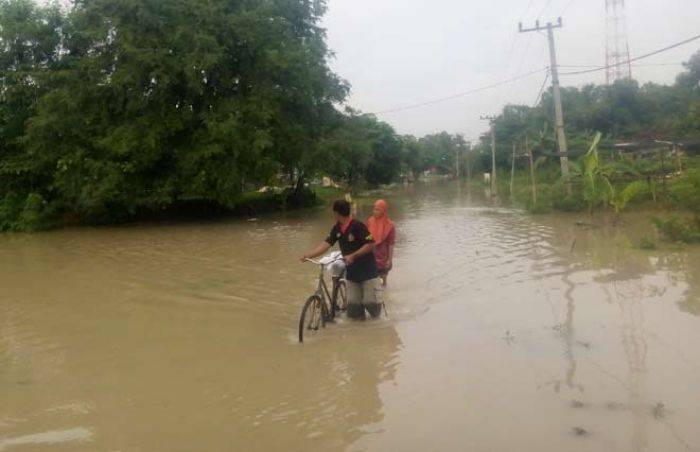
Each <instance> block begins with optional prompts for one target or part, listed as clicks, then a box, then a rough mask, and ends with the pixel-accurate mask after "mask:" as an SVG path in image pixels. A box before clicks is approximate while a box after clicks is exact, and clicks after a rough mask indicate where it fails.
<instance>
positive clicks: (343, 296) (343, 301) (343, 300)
mask: <svg viewBox="0 0 700 452" xmlns="http://www.w3.org/2000/svg"><path fill="white" fill-rule="evenodd" d="M336 290H337V292H336V298H335V302H336V303H337V306H338V307H339V308H340V310H341V311H347V309H348V286H347V284H345V280H344V279H341V280H340V281H338V288H337V289H336Z"/></svg>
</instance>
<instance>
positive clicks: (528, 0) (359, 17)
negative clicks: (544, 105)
mask: <svg viewBox="0 0 700 452" xmlns="http://www.w3.org/2000/svg"><path fill="white" fill-rule="evenodd" d="M626 4H627V29H628V37H629V45H630V52H631V54H632V56H635V55H641V54H644V53H648V52H651V51H653V50H657V49H659V48H662V47H665V46H667V45H670V44H673V43H676V42H678V41H682V40H684V39H687V38H689V37H691V36H694V35H697V34H700V0H627V1H626ZM328 6H329V10H328V14H327V16H326V18H325V20H324V26H325V27H326V28H327V30H328V42H329V46H330V47H331V49H332V50H333V51H334V52H335V54H336V56H335V58H334V60H333V61H332V62H331V65H332V67H333V69H334V70H335V71H336V72H337V73H338V74H339V75H340V76H341V77H343V78H345V79H346V80H348V81H349V82H350V83H351V85H352V92H351V97H350V101H349V103H350V105H351V106H353V107H354V108H357V109H360V110H362V111H364V112H378V111H383V110H388V109H392V108H396V107H403V106H406V105H411V104H416V103H420V102H423V101H430V100H432V99H436V98H442V97H446V96H450V95H453V94H457V93H461V92H465V91H468V90H470V89H473V88H478V87H481V86H485V85H489V84H492V83H495V82H499V81H502V80H506V79H510V78H513V77H515V76H517V75H519V74H523V73H528V72H532V71H534V70H537V69H540V68H543V67H545V66H547V65H548V64H549V56H548V54H547V40H546V38H545V37H544V36H542V35H540V34H538V33H525V34H519V33H517V26H518V22H519V21H520V20H522V21H523V23H524V25H525V26H530V25H533V24H534V21H535V20H536V19H537V18H538V17H539V18H540V20H541V21H543V22H544V21H547V20H552V21H554V20H556V17H558V16H559V15H562V13H563V15H562V17H563V20H564V27H563V28H562V29H560V30H557V31H556V47H557V56H558V60H559V64H560V65H602V64H604V62H605V1H604V0H484V1H475V0H328ZM698 50H700V41H695V42H692V43H690V44H686V45H685V46H683V47H680V48H677V49H674V50H671V51H669V52H666V53H663V54H661V55H657V56H654V57H651V58H648V59H645V60H643V61H640V62H639V63H638V66H633V67H632V72H633V77H634V78H635V79H637V80H639V81H640V82H647V81H654V82H658V83H672V82H673V80H674V79H675V76H676V75H677V74H678V72H680V71H681V70H682V67H681V66H680V65H664V66H660V65H656V64H666V63H680V62H683V61H687V59H688V57H689V56H690V55H692V54H693V53H694V52H696V51H698ZM650 64H651V65H654V66H650ZM565 70H575V69H570V68H566V69H565V68H562V69H561V71H562V72H563V71H565ZM544 78H545V72H541V73H538V74H534V75H532V76H530V77H527V78H524V79H522V80H520V81H517V82H514V83H511V84H508V85H506V86H502V87H499V88H495V89H492V90H487V91H483V92H480V93H477V94H471V95H467V96H464V97H460V98H457V99H454V100H450V101H446V102H442V103H438V104H435V105H431V106H426V107H423V108H417V109H412V110H404V111H400V112H394V113H385V114H379V115H378V116H379V118H380V119H382V120H384V121H387V122H389V123H390V124H391V125H393V126H394V127H395V128H396V130H397V131H398V132H399V133H410V134H414V135H418V136H420V135H424V134H428V133H433V132H439V131H442V130H446V131H448V132H451V133H463V134H465V136H466V137H467V138H476V137H478V135H479V134H480V133H482V132H483V131H485V130H486V128H487V125H486V124H485V123H484V122H483V121H480V120H479V116H480V115H482V114H496V113H498V112H499V111H500V109H501V108H502V106H503V105H505V104H507V103H523V104H530V105H531V104H533V103H534V102H535V100H536V97H537V94H538V92H539V90H540V87H541V86H542V83H543V81H544ZM604 78H605V72H604V71H601V72H598V73H594V74H587V75H579V76H567V77H564V76H562V84H563V85H565V86H571V85H574V86H581V85H583V84H585V83H590V82H596V83H602V82H604ZM565 114H566V112H565Z"/></svg>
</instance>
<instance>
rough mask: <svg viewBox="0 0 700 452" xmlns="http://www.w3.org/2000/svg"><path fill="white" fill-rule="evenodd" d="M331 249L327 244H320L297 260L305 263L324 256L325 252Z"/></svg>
mask: <svg viewBox="0 0 700 452" xmlns="http://www.w3.org/2000/svg"><path fill="white" fill-rule="evenodd" d="M329 249H331V245H330V243H328V242H322V243H321V244H319V245H318V246H317V247H316V248H314V249H313V250H312V251H311V252H310V253H306V254H304V255H303V256H301V257H300V258H299V261H300V262H306V260H307V259H313V258H314V257H318V256H320V255H322V254H324V253H325V252H326V251H328V250H329Z"/></svg>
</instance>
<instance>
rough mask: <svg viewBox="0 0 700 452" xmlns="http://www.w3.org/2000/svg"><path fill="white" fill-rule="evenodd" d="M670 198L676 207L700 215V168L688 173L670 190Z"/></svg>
mask: <svg viewBox="0 0 700 452" xmlns="http://www.w3.org/2000/svg"><path fill="white" fill-rule="evenodd" d="M669 198H670V199H671V201H672V202H673V203H674V204H675V205H676V207H679V208H683V209H688V210H691V211H692V212H694V213H695V214H696V215H700V168H693V169H690V170H689V171H686V173H685V174H683V175H682V176H681V177H680V178H678V180H676V181H675V182H674V183H673V184H672V185H671V187H670V189H669Z"/></svg>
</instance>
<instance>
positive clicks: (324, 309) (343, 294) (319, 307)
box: [299, 258, 348, 343]
mask: <svg viewBox="0 0 700 452" xmlns="http://www.w3.org/2000/svg"><path fill="white" fill-rule="evenodd" d="M341 259H342V258H338V259H335V260H333V261H331V262H327V263H323V262H320V261H317V260H313V259H306V262H311V263H313V264H316V265H318V266H319V275H318V286H317V287H316V292H314V294H313V295H311V296H310V297H309V298H308V299H307V300H306V303H304V307H303V308H302V310H301V317H300V318H299V342H300V343H303V342H304V330H305V329H306V330H309V331H318V330H319V328H325V327H326V322H330V321H333V320H334V319H335V315H336V311H345V310H346V309H347V307H348V296H347V285H346V283H345V279H344V275H345V270H343V272H342V273H341V274H340V275H333V276H332V277H331V280H332V282H333V284H332V287H331V290H329V289H328V286H327V285H326V280H325V277H324V276H325V275H324V273H325V271H326V268H327V267H328V266H329V265H330V264H332V263H334V262H336V261H339V260H341ZM307 316H308V318H307Z"/></svg>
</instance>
